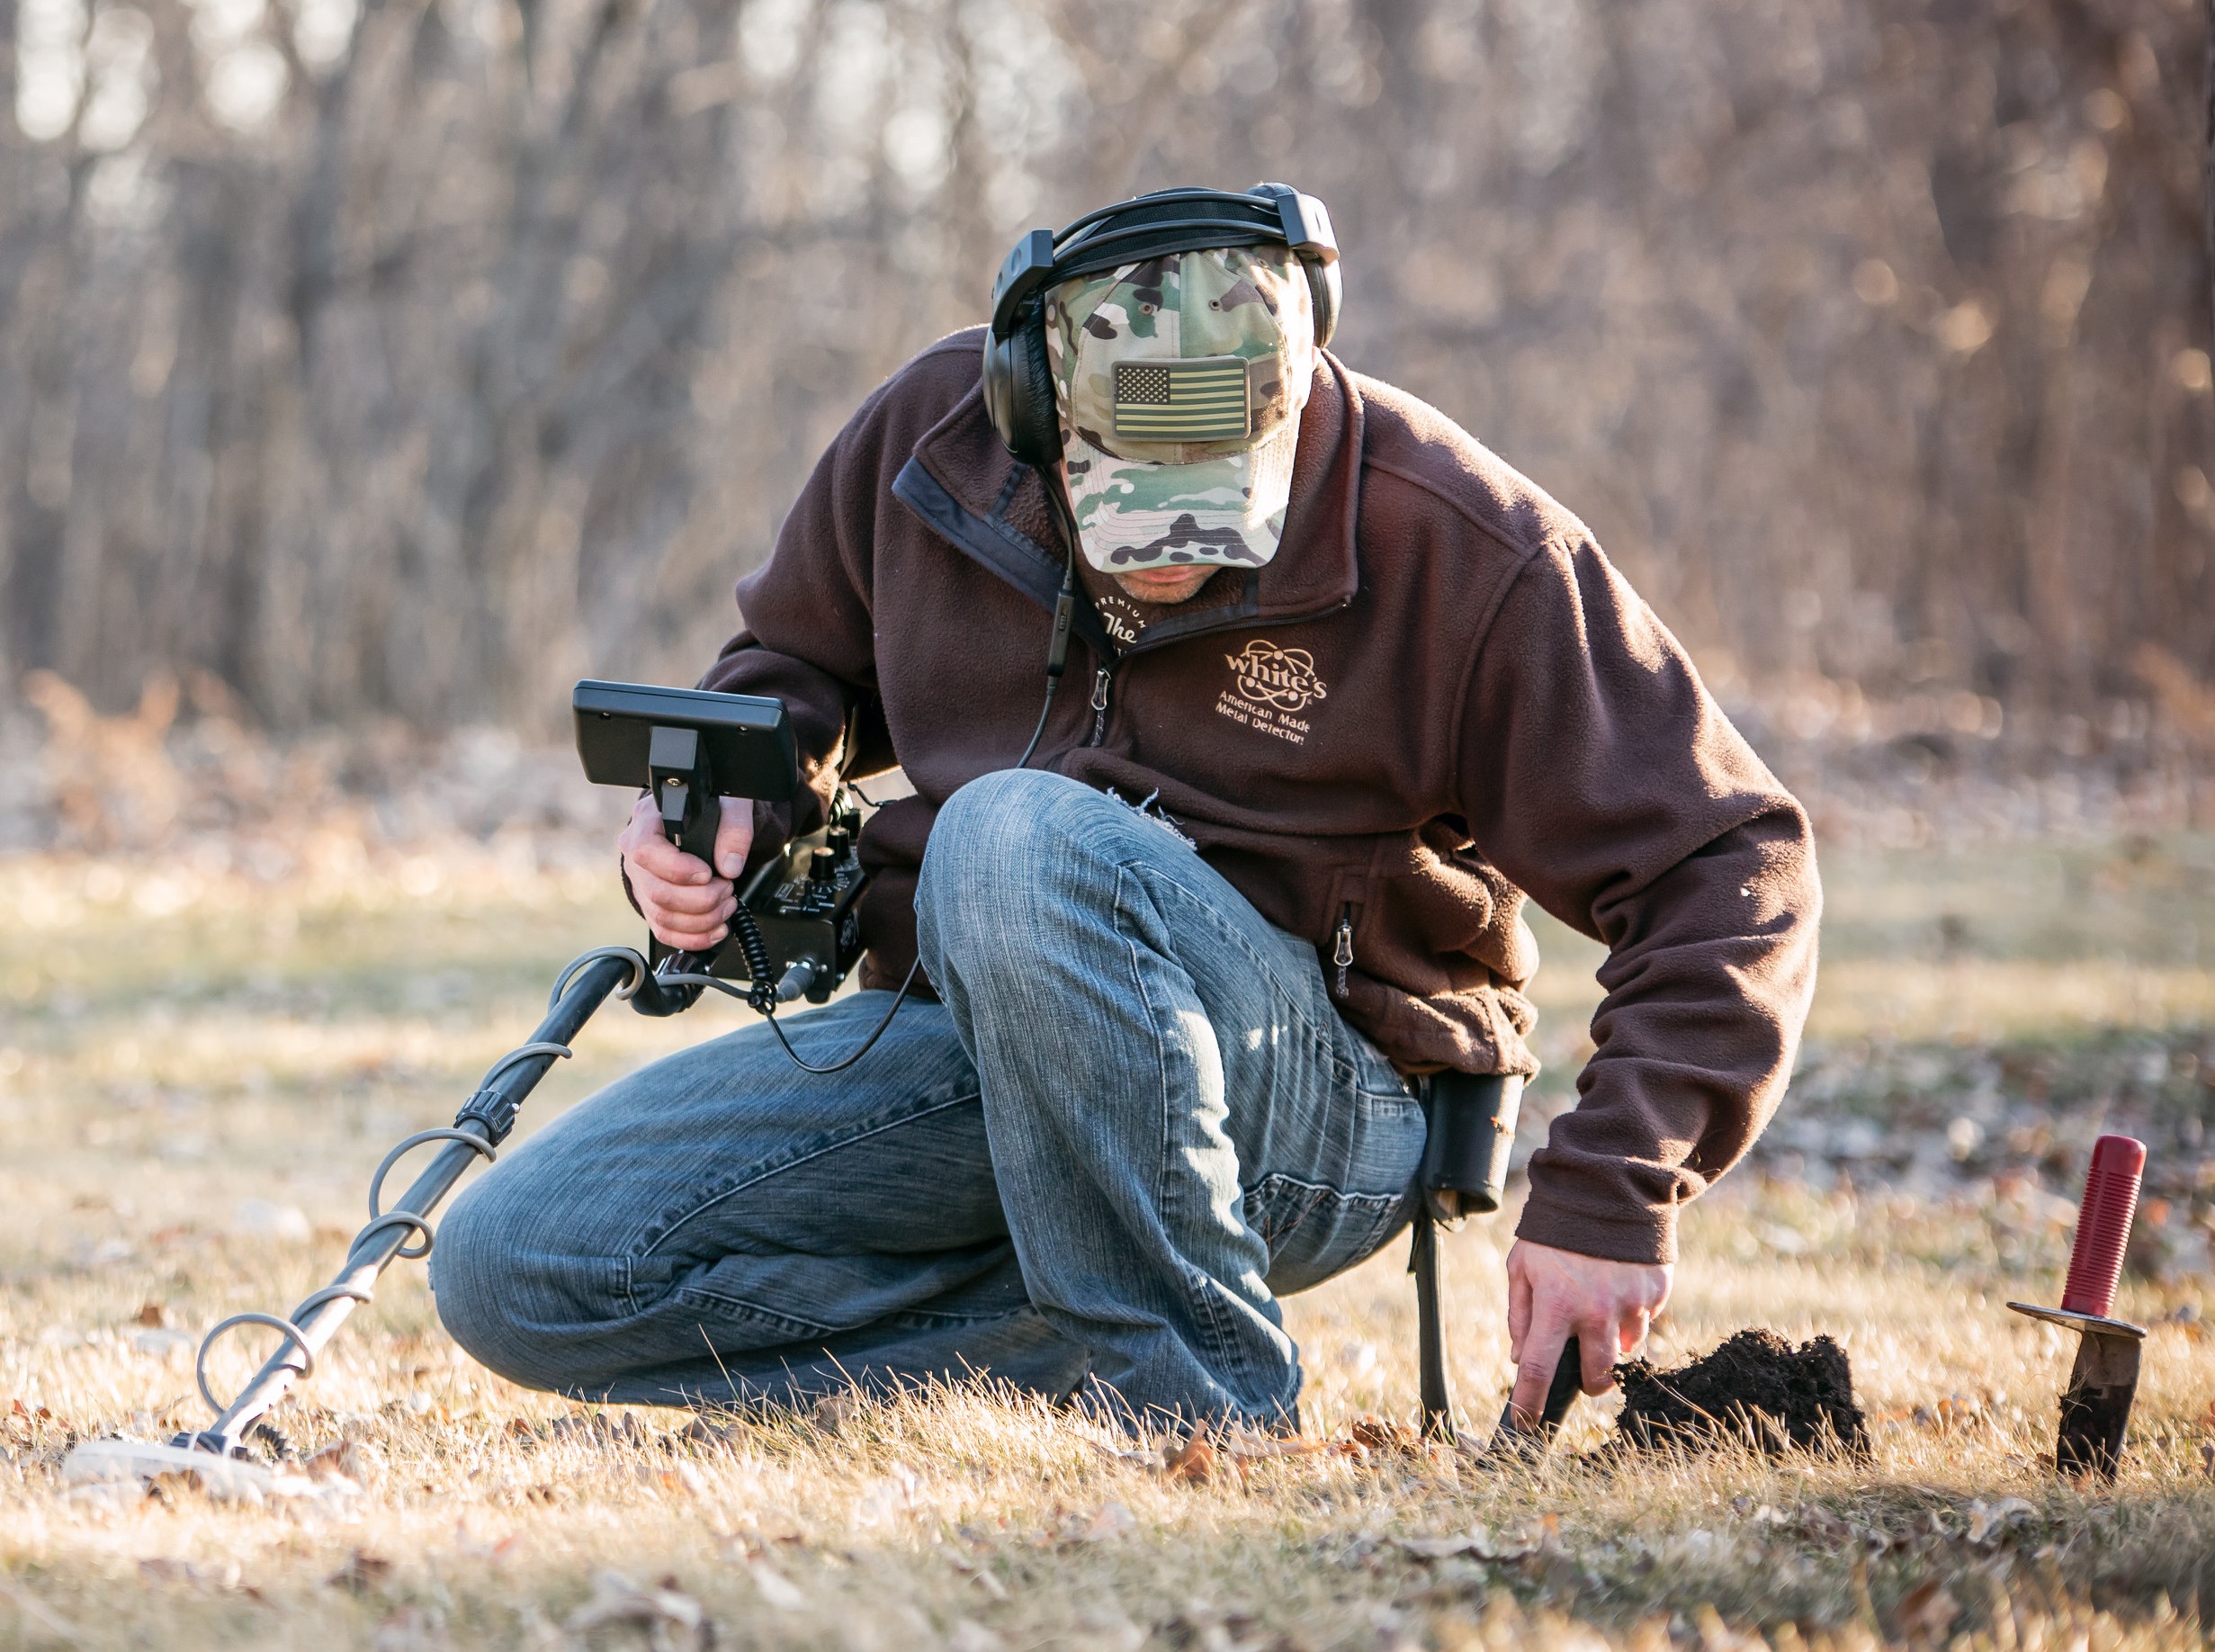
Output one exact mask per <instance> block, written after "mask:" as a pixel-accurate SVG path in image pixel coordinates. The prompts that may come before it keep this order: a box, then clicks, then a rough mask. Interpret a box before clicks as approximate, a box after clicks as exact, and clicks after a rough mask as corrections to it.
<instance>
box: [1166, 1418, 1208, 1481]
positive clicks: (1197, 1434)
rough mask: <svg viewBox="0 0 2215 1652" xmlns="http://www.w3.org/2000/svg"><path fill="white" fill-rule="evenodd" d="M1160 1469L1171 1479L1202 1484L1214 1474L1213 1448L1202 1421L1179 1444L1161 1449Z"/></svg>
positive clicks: (1205, 1425)
mask: <svg viewBox="0 0 2215 1652" xmlns="http://www.w3.org/2000/svg"><path fill="white" fill-rule="evenodd" d="M1161 1469H1162V1472H1163V1473H1165V1474H1166V1475H1168V1477H1170V1479H1172V1480H1190V1481H1192V1482H1193V1483H1194V1484H1195V1485H1200V1486H1204V1485H1206V1483H1207V1482H1208V1481H1209V1480H1211V1479H1213V1478H1215V1447H1214V1446H1213V1445H1212V1444H1210V1443H1209V1441H1208V1427H1207V1424H1206V1423H1201V1424H1200V1425H1199V1426H1198V1427H1197V1428H1196V1429H1194V1430H1193V1431H1192V1432H1191V1434H1190V1435H1189V1436H1188V1438H1187V1439H1186V1440H1185V1441H1184V1442H1183V1443H1182V1444H1180V1445H1177V1446H1174V1447H1170V1446H1164V1447H1163V1448H1162V1449H1161Z"/></svg>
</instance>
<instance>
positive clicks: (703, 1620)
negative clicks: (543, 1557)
mask: <svg viewBox="0 0 2215 1652" xmlns="http://www.w3.org/2000/svg"><path fill="white" fill-rule="evenodd" d="M786 1586H787V1587H790V1585H786ZM795 1593H797V1592H796V1591H795ZM610 1623H622V1624H628V1625H630V1626H631V1627H632V1628H633V1629H641V1630H645V1631H646V1632H647V1634H648V1636H649V1637H650V1641H651V1644H652V1645H653V1646H655V1647H656V1648H665V1647H666V1648H675V1647H676V1646H677V1645H679V1644H680V1643H679V1641H678V1640H677V1639H675V1638H674V1637H673V1636H672V1635H671V1634H670V1633H669V1631H670V1630H681V1631H684V1633H685V1635H686V1638H688V1639H690V1640H691V1642H692V1644H693V1646H694V1647H695V1648H702V1649H703V1652H704V1648H709V1647H713V1645H714V1644H715V1626H714V1624H713V1622H712V1621H710V1620H709V1618H708V1615H707V1612H706V1609H705V1608H704V1607H703V1606H702V1605H701V1604H700V1603H699V1602H698V1601H696V1600H695V1599H694V1598H693V1597H692V1596H691V1595H689V1594H686V1593H685V1592H684V1591H683V1590H682V1589H680V1588H678V1587H677V1579H676V1578H675V1577H664V1578H662V1579H661V1580H660V1582H659V1583H657V1584H656V1585H654V1586H653V1587H651V1588H650V1589H641V1587H639V1585H636V1584H634V1583H632V1581H631V1580H630V1579H629V1578H628V1577H625V1576H623V1574H622V1573H621V1572H602V1573H600V1574H599V1575H598V1576H596V1577H594V1578H593V1580H592V1598H591V1599H590V1600H588V1601H587V1602H586V1603H584V1604H583V1605H582V1606H579V1607H578V1609H577V1610H576V1611H575V1612H571V1613H569V1617H568V1618H567V1619H565V1620H564V1627H566V1628H567V1629H568V1630H569V1633H570V1634H572V1635H577V1636H583V1635H584V1634H586V1633H587V1631H588V1630H595V1629H598V1628H600V1627H602V1626H603V1625H605V1624H610Z"/></svg>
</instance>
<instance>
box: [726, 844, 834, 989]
mask: <svg viewBox="0 0 2215 1652" xmlns="http://www.w3.org/2000/svg"><path fill="white" fill-rule="evenodd" d="M853 846H854V833H853V829H852V827H850V826H847V825H846V824H843V823H841V824H838V825H835V826H832V827H830V829H829V830H824V831H819V832H812V833H810V834H809V835H808V836H807V837H804V838H802V839H798V840H797V841H795V842H793V843H790V844H787V845H786V846H785V852H784V853H783V854H782V855H780V856H778V857H776V859H775V860H772V861H769V862H767V864H765V865H764V866H762V867H761V868H760V869H759V870H758V871H757V872H756V873H755V874H754V875H753V876H752V877H751V878H749V879H748V880H747V884H746V889H745V893H744V895H743V897H742V898H743V899H744V900H745V902H746V907H747V910H748V911H750V912H752V913H753V914H754V922H755V924H756V925H757V926H758V928H759V929H760V930H761V938H762V943H763V945H765V946H767V947H768V949H769V961H770V963H771V965H773V966H774V967H775V968H776V972H777V979H778V980H779V981H783V980H785V979H786V978H788V977H789V976H791V974H792V972H793V970H794V966H795V965H803V964H804V965H808V969H809V973H808V984H807V986H806V988H805V990H804V991H803V992H802V994H801V996H803V997H804V998H805V999H806V1000H807V1001H808V1002H810V1003H812V1004H820V1003H823V1002H825V1001H828V1000H829V999H830V994H831V992H832V990H833V989H834V988H836V987H837V986H838V983H839V982H841V981H843V980H845V979H846V974H847V971H848V970H850V969H852V968H853V967H854V965H855V964H856V962H857V961H858V960H859V959H860V957H861V910H860V908H861V894H862V889H863V887H864V886H865V884H867V883H868V881H869V875H868V874H867V873H865V872H864V871H863V870H862V869H861V861H860V859H859V857H856V854H855V853H854V847H853ZM708 973H709V974H713V975H721V976H722V977H723V978H724V979H726V980H732V981H742V980H744V979H746V978H747V967H746V956H745V953H744V952H743V951H742V950H741V949H740V947H732V946H728V945H726V946H725V947H723V948H722V951H720V952H718V953H717V954H716V955H715V962H714V963H713V965H711V966H710V967H709V971H708Z"/></svg>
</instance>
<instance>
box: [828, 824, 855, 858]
mask: <svg viewBox="0 0 2215 1652" xmlns="http://www.w3.org/2000/svg"><path fill="white" fill-rule="evenodd" d="M823 842H824V844H825V845H826V846H828V847H829V848H830V852H831V853H832V854H833V855H834V856H836V857H838V859H840V860H844V859H845V858H846V852H847V850H848V849H850V848H853V847H854V834H853V833H852V832H850V831H848V830H847V829H846V828H845V827H843V826H834V827H832V828H831V829H830V830H829V831H828V832H825V833H824V834H823Z"/></svg>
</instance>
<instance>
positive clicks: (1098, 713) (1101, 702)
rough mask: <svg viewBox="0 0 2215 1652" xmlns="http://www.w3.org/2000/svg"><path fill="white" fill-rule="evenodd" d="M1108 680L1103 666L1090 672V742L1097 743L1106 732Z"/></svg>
mask: <svg viewBox="0 0 2215 1652" xmlns="http://www.w3.org/2000/svg"><path fill="white" fill-rule="evenodd" d="M1109 681H1110V678H1108V671H1107V669H1106V668H1105V667H1102V668H1100V669H1098V670H1095V671H1094V672H1093V673H1092V743H1093V744H1094V745H1096V746H1097V745H1099V742H1100V741H1101V740H1102V739H1104V738H1105V737H1106V735H1107V733H1108V682H1109Z"/></svg>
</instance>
